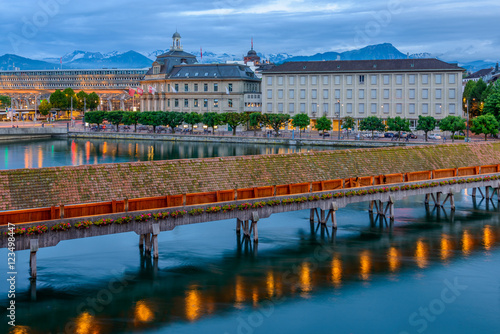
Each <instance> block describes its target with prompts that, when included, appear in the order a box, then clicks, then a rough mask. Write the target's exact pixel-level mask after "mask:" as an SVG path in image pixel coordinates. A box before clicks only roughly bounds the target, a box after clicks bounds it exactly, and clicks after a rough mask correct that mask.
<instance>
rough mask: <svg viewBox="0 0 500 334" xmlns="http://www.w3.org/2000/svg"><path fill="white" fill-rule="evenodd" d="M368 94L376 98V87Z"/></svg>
mask: <svg viewBox="0 0 500 334" xmlns="http://www.w3.org/2000/svg"><path fill="white" fill-rule="evenodd" d="M370 95H371V98H372V99H376V98H377V90H376V89H372V90H371V94H370Z"/></svg>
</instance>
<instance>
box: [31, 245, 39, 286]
mask: <svg viewBox="0 0 500 334" xmlns="http://www.w3.org/2000/svg"><path fill="white" fill-rule="evenodd" d="M36 252H38V239H30V269H31V272H30V276H31V279H33V280H36Z"/></svg>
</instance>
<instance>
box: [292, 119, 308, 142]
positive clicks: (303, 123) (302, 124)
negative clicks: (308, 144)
mask: <svg viewBox="0 0 500 334" xmlns="http://www.w3.org/2000/svg"><path fill="white" fill-rule="evenodd" d="M309 124H311V119H310V118H309V116H307V114H305V113H300V114H297V115H295V116H293V117H292V125H293V126H294V127H296V128H299V137H300V138H302V131H303V130H305V129H306V128H307V127H308V126H309Z"/></svg>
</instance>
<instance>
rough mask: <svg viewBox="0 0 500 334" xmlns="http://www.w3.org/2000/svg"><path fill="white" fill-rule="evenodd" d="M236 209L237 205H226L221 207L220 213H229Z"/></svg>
mask: <svg viewBox="0 0 500 334" xmlns="http://www.w3.org/2000/svg"><path fill="white" fill-rule="evenodd" d="M236 208H237V205H236V204H231V205H229V204H226V205H224V206H223V207H222V212H230V211H233V210H234V209H236Z"/></svg>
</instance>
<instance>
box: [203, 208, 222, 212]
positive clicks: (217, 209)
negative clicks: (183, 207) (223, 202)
mask: <svg viewBox="0 0 500 334" xmlns="http://www.w3.org/2000/svg"><path fill="white" fill-rule="evenodd" d="M220 210H221V207H220V206H211V207H209V208H206V209H205V212H206V213H217V212H219V211H220Z"/></svg>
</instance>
